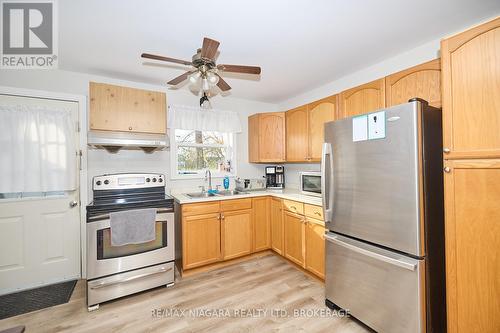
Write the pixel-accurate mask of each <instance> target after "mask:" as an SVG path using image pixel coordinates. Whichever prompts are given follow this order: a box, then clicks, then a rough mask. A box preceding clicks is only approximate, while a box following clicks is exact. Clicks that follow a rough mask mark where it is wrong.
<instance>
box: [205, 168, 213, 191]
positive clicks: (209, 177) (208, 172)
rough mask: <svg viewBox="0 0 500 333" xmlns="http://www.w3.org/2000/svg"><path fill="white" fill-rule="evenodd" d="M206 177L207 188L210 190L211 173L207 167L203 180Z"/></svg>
mask: <svg viewBox="0 0 500 333" xmlns="http://www.w3.org/2000/svg"><path fill="white" fill-rule="evenodd" d="M207 179H208V190H209V191H211V190H212V173H211V172H210V170H208V169H207V171H205V181H207Z"/></svg>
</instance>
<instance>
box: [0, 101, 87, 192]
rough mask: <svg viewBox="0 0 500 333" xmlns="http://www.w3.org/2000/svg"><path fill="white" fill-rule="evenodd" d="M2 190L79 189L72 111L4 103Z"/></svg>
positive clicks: (0, 111)
mask: <svg viewBox="0 0 500 333" xmlns="http://www.w3.org/2000/svg"><path fill="white" fill-rule="evenodd" d="M0 144H1V147H2V149H1V154H0V193H19V192H21V193H22V192H51V191H70V190H74V189H76V167H77V166H76V156H75V155H76V150H75V149H76V148H75V128H74V123H73V122H72V120H71V113H70V111H69V110H56V109H49V108H45V107H38V106H25V105H17V106H7V105H0Z"/></svg>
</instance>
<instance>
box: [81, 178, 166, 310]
mask: <svg viewBox="0 0 500 333" xmlns="http://www.w3.org/2000/svg"><path fill="white" fill-rule="evenodd" d="M92 189H93V202H92V203H91V204H90V205H88V206H87V304H88V307H89V311H90V310H95V309H97V308H98V307H99V303H101V302H105V301H109V300H111V299H115V298H118V297H122V296H126V295H130V294H133V293H136V292H140V291H143V290H147V289H150V288H154V287H158V286H161V285H167V286H171V285H173V283H174V200H173V198H171V197H170V196H168V195H165V176H164V175H162V174H146V173H141V174H139V173H131V174H110V175H103V176H96V177H94V178H93V183H92ZM144 208H156V229H155V231H156V237H155V239H154V240H152V241H149V242H144V243H140V244H127V245H121V246H112V245H111V229H110V213H112V212H118V211H126V210H134V209H144Z"/></svg>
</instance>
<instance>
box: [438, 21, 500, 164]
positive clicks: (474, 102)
mask: <svg viewBox="0 0 500 333" xmlns="http://www.w3.org/2000/svg"><path fill="white" fill-rule="evenodd" d="M441 59H442V62H441V65H442V68H441V70H442V72H443V74H442V78H443V126H444V136H443V138H444V147H445V148H448V149H449V150H450V153H448V154H447V155H445V158H491V157H494V158H497V157H500V18H497V19H495V20H493V21H490V22H488V23H485V24H482V25H480V26H477V27H475V28H472V29H470V30H467V31H465V32H463V33H460V34H458V35H455V36H453V37H450V38H448V39H445V40H443V41H442V42H441Z"/></svg>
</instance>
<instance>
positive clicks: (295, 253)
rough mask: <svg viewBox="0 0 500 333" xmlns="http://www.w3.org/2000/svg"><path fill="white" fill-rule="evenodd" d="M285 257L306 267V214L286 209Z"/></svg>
mask: <svg viewBox="0 0 500 333" xmlns="http://www.w3.org/2000/svg"><path fill="white" fill-rule="evenodd" d="M283 216H284V219H283V224H284V226H285V257H286V258H287V259H289V260H291V261H293V262H294V263H296V264H297V265H300V266H302V267H304V257H305V256H304V250H305V248H304V225H305V224H304V216H302V215H299V214H295V213H292V212H289V211H285V213H284V214H283Z"/></svg>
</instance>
